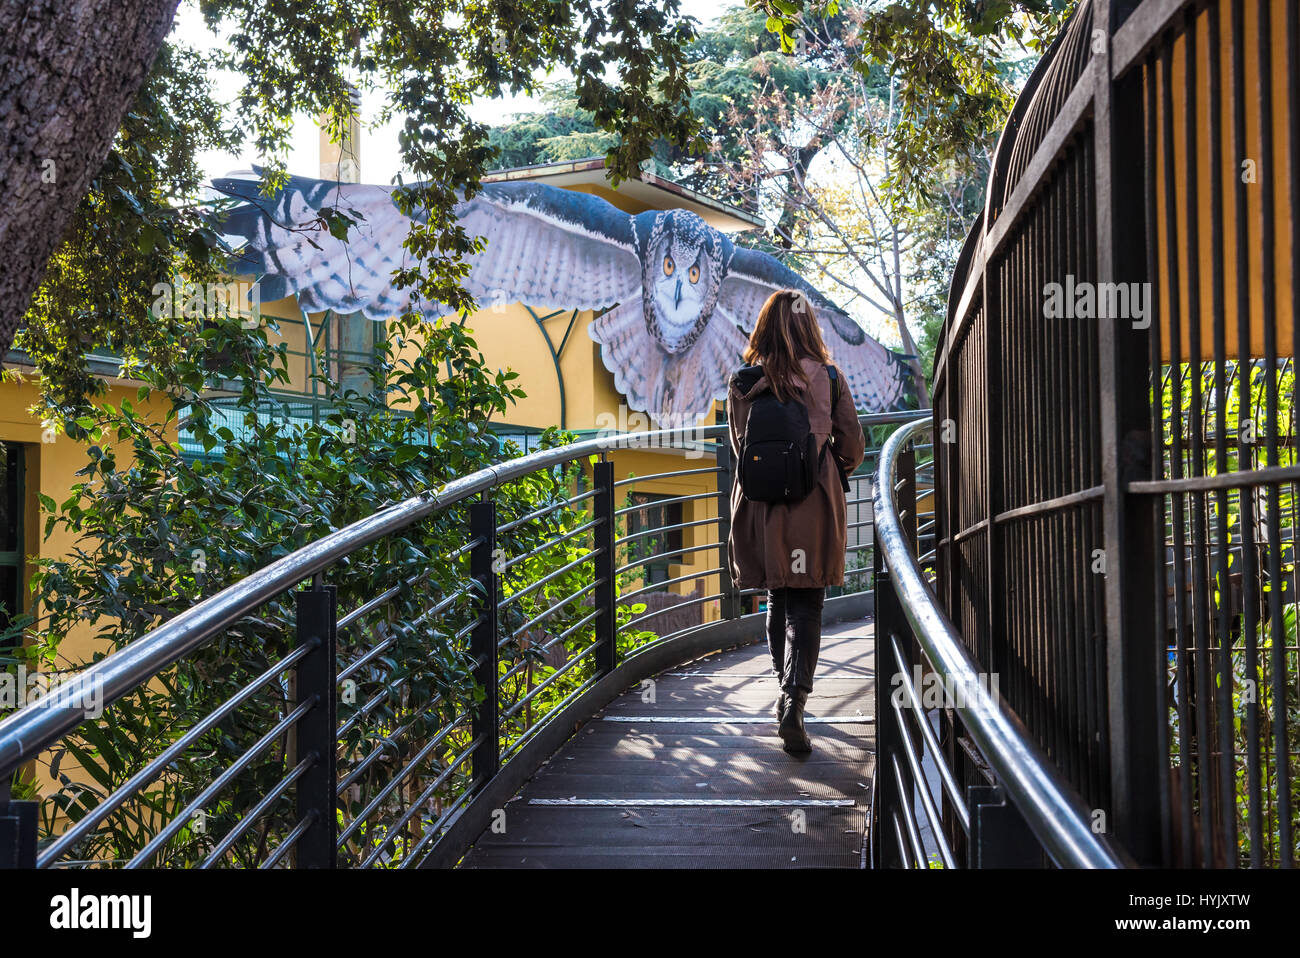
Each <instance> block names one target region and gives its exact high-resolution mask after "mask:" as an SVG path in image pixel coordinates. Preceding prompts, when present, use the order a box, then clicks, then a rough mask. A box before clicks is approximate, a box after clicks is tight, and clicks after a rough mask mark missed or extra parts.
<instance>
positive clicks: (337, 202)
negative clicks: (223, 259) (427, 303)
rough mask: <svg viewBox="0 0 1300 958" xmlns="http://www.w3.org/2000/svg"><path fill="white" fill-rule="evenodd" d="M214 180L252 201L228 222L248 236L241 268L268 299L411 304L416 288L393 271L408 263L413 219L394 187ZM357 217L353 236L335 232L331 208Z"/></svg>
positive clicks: (384, 311) (386, 308)
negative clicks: (271, 189) (401, 285)
mask: <svg viewBox="0 0 1300 958" xmlns="http://www.w3.org/2000/svg"><path fill="white" fill-rule="evenodd" d="M212 185H213V188H214V189H216V190H217V191H218V192H220V193H224V194H226V195H227V196H232V197H236V198H238V199H241V200H243V201H244V202H242V203H240V204H238V205H236V206H235V207H234V208H233V209H232V210H231V211H230V213H229V214H228V216H227V218H226V220H225V222H224V224H223V226H222V230H223V232H225V234H226V235H227V236H230V237H237V238H239V239H242V240H243V241H244V245H243V247H242V249H240V251H239V253H238V256H237V258H236V259H235V261H234V262H233V263H232V264H231V268H232V270H233V271H235V272H238V273H248V274H252V275H255V276H257V277H258V289H259V293H260V297H261V299H262V300H263V301H270V300H276V299H281V298H282V297H285V296H289V295H294V294H296V295H297V297H298V301H299V304H300V305H301V306H302V308H303V309H304V310H306V311H308V312H317V311H320V310H326V309H333V310H336V311H338V312H340V313H356V312H360V313H364V314H365V315H366V316H368V317H369V318H371V319H384V318H386V317H388V316H395V315H397V314H399V313H402V312H404V311H405V310H406V309H407V308H408V306H409V304H410V300H411V297H410V292H409V290H404V289H403V290H397V289H394V288H393V283H392V274H393V271H394V270H396V269H398V268H399V267H403V266H406V265H407V264H408V255H409V254H408V253H407V251H406V250H405V249H404V248H403V246H402V244H403V243H404V242H405V241H406V237H407V234H408V233H409V232H410V229H411V220H410V219H409V218H408V217H407V216H405V215H404V214H403V213H402V212H401V210H399V209H398V208H397V205H396V204H395V203H394V202H393V196H392V193H393V191H392V188H391V187H386V186H370V185H365V184H361V183H338V182H333V181H329V180H313V179H310V178H308V177H303V176H294V177H291V178H290V179H289V181H288V182H287V183H286V184H285V186H284V188H283V189H281V190H280V191H278V192H277V193H274V194H272V195H270V196H263V195H262V194H261V192H260V188H261V182H260V180H258V179H256V178H244V177H226V178H223V179H218V180H214V181H213V183H212ZM327 209H336V210H338V211H339V212H340V213H342V214H343V215H345V216H348V217H350V218H351V219H353V220H355V221H356V222H355V225H353V226H352V227H350V228H349V230H348V236H347V239H346V240H343V239H339V238H338V237H336V236H333V235H331V233H330V231H329V228H328V226H327V224H326V222H325V220H324V219H323V218H322V213H323V211H325V210H327Z"/></svg>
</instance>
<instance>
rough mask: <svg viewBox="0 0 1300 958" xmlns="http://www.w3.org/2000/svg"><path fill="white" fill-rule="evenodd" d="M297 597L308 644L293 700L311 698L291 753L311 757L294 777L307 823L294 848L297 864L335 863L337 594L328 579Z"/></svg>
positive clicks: (321, 865) (324, 865)
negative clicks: (303, 769)
mask: <svg viewBox="0 0 1300 958" xmlns="http://www.w3.org/2000/svg"><path fill="white" fill-rule="evenodd" d="M296 599H297V615H298V642H299V644H307V643H313V644H314V647H313V648H312V650H311V651H310V652H308V653H307V655H306V656H304V657H303V660H302V663H301V664H300V665H299V666H298V669H297V673H298V674H297V698H298V704H300V705H301V704H302V703H303V702H306V701H308V700H311V701H312V702H313V703H314V704H313V706H312V708H311V710H310V711H308V712H307V713H306V714H305V715H304V716H303V717H302V720H301V721H300V722H299V723H298V727H297V730H296V733H295V735H296V746H297V747H296V750H295V754H296V755H297V756H298V757H299V758H300V759H301V758H307V757H309V756H310V757H311V758H312V763H311V767H310V768H308V769H307V771H306V772H304V773H303V776H302V778H301V779H300V780H299V781H298V793H297V798H298V808H297V812H298V820H299V821H300V822H301V821H305V820H307V819H308V818H310V820H311V824H310V825H309V826H308V827H307V830H306V831H305V832H303V834H302V837H301V838H300V839H299V840H298V844H297V847H296V848H295V849H294V852H295V857H294V862H295V864H296V866H297V867H298V868H333V867H335V856H334V851H335V840H336V837H337V833H338V816H337V814H336V812H335V797H334V796H335V790H336V787H337V780H338V774H337V769H336V748H335V737H334V730H335V729H336V728H338V723H337V721H336V715H335V712H336V704H337V698H336V695H335V675H336V674H337V673H336V671H335V659H334V656H335V638H336V623H337V619H338V596H337V593H336V591H335V587H334V586H332V585H327V586H317V587H315V588H313V589H310V590H308V591H304V592H299V593H297V595H296Z"/></svg>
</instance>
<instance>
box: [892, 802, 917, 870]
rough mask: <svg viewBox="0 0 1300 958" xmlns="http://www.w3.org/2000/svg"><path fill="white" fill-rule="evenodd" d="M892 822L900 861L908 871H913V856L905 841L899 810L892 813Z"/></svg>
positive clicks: (895, 845)
mask: <svg viewBox="0 0 1300 958" xmlns="http://www.w3.org/2000/svg"><path fill="white" fill-rule="evenodd" d="M889 817H890V820H891V822H892V823H893V826H894V847H895V848H897V849H898V861H899V862H900V863H901V864H902V866H903V867H904V868H906V869H912V868H913V867H914V866H913V865H912V855H911V852H910V851H909V850H908V848H907V843H906V842H905V841H904V840H903V826H902V824H901V823H900V821H899V818H898V809H894V811H893V812H891V813H890V816H889Z"/></svg>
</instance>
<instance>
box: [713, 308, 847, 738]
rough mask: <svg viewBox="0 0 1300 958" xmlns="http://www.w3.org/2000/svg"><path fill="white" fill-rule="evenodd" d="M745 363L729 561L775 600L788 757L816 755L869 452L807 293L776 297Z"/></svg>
mask: <svg viewBox="0 0 1300 958" xmlns="http://www.w3.org/2000/svg"><path fill="white" fill-rule="evenodd" d="M744 360H745V363H746V365H745V366H744V367H742V368H741V369H740V370H739V371H738V372H736V373H735V374H734V375H733V376H732V378H731V384H730V390H729V393H728V397H727V409H728V419H729V421H730V423H731V449H732V453H733V454H734V456H735V460H736V463H737V469H736V480H735V482H734V483H733V485H732V489H731V535H730V537H729V538H728V540H727V554H728V559H729V562H730V565H731V574H732V577H733V578H734V579H735V581H736V583H737V585H738V586H739V587H740V588H742V589H767V646H768V651H769V652H770V653H771V656H772V670H773V671H774V672H775V673H776V676H777V681H778V682H779V684H780V688H781V694H780V697H779V698H778V699H777V706H776V717H777V722H778V734H779V735H780V736H781V739H782V741H783V743H784V745H783V747H784V748H785V750H786V751H788V752H808V751H811V749H812V743H811V742H810V741H809V739H808V733H807V732H806V731H805V730H804V721H803V719H804V705H805V703H806V702H807V701H808V695H809V693H811V692H812V687H813V673H814V672H815V671H816V669H817V655H818V652H819V651H820V648H821V615H822V603H823V600H824V598H825V589H826V587H827V586H831V585H843V584H844V547H845V540H846V538H847V525H846V506H845V499H844V493H845V490H846V489H847V487H848V482H847V478H846V477H847V476H848V475H849V474H850V473H851V472H853V470H855V469H856V468H857V467H858V466H859V465H861V464H862V457H863V454H864V450H865V446H866V442H865V439H864V437H863V434H862V427H861V425H859V423H858V415H857V412H856V410H855V409H854V405H853V397H852V396H851V395H850V394H849V389H848V384H847V383H846V382H845V381H844V377H843V376H842V375H840V374H839V370H838V369H836V368H835V367H834V366H833V365H832V364H831V357H830V354H829V352H828V351H827V349H826V344H825V342H824V341H823V340H822V334H821V328H820V327H819V326H818V325H817V317H816V315H815V314H814V312H813V307H812V304H811V303H810V302H809V301H808V298H807V297H806V296H804V295H803V294H802V293H800V292H798V291H796V290H781V291H779V292H776V293H773V294H772V295H771V296H770V297H769V298H768V300H767V302H766V303H764V304H763V308H762V309H761V310H760V311H759V314H758V322H757V323H756V324H755V325H754V331H753V333H752V334H751V335H750V337H749V346H748V347H747V348H746V350H745V355H744ZM805 414H806V418H805ZM801 433H802V435H800V434H801Z"/></svg>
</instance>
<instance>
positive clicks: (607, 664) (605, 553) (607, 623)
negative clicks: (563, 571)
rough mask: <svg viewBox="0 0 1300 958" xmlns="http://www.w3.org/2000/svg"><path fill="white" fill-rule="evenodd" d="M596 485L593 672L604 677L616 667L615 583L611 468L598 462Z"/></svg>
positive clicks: (605, 463)
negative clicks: (594, 656)
mask: <svg viewBox="0 0 1300 958" xmlns="http://www.w3.org/2000/svg"><path fill="white" fill-rule="evenodd" d="M593 474H594V479H595V483H596V490H597V492H596V495H595V496H594V508H595V517H594V518H595V519H596V521H597V523H598V524H597V525H596V527H595V529H593V530H592V533H593V536H594V538H595V544H596V559H595V563H594V564H595V575H596V578H597V579H598V580H599V581H600V585H598V586H596V589H595V603H596V608H597V609H598V610H599V612H598V614H597V615H596V639H597V641H599V643H600V644H599V645H598V646H596V671H597V672H599V673H600V674H601V675H608V674H609V673H610V672H612V671H614V666H615V665H617V664H618V617H617V614H616V613H615V603H617V601H618V583H617V582H616V581H615V572H614V570H615V568H616V566H617V563H615V561H614V538H615V536H614V533H615V529H614V464H613V463H612V462H607V461H606V460H604V459H602V460H601V461H600V462H598V463H596V465H595V468H594V469H593Z"/></svg>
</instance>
